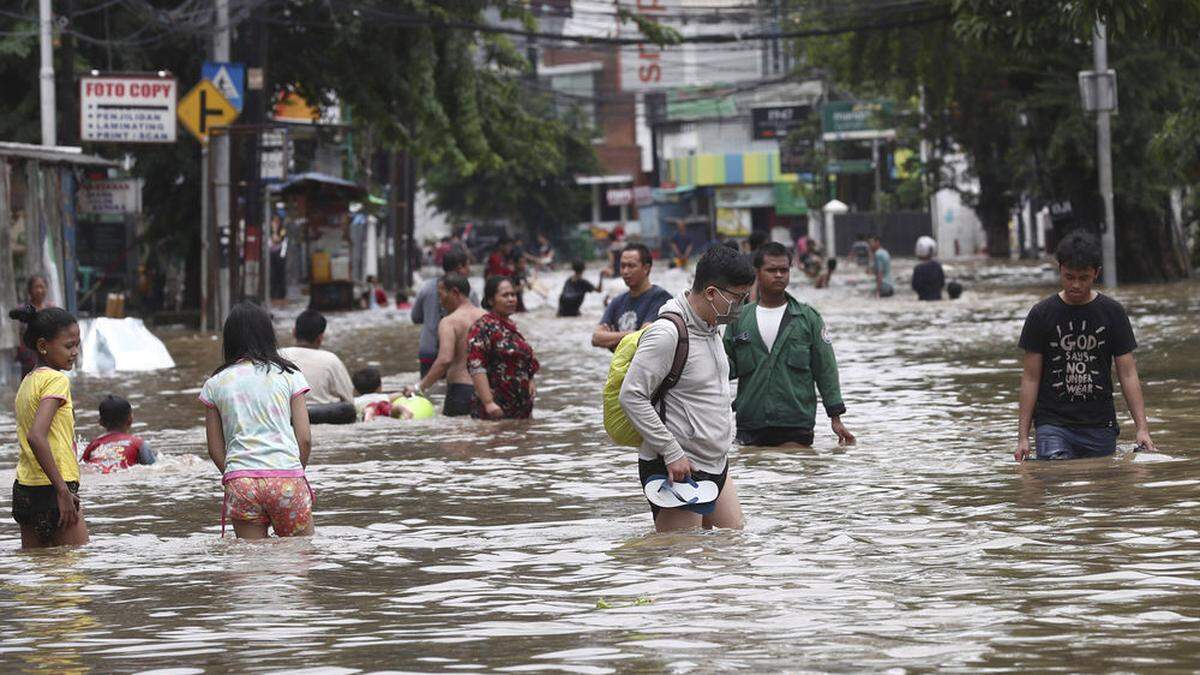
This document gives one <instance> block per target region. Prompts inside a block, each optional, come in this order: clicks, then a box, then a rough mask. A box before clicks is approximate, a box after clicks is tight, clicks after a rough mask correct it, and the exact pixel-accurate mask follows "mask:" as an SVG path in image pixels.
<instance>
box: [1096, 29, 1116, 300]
mask: <svg viewBox="0 0 1200 675" xmlns="http://www.w3.org/2000/svg"><path fill="white" fill-rule="evenodd" d="M1092 47H1093V52H1094V54H1093V56H1094V59H1093V60H1094V66H1093V67H1094V68H1095V69H1096V72H1097V73H1105V72H1107V71H1108V31H1107V28H1106V27H1105V25H1104V22H1103V21H1096V34H1095V36H1094V40H1093V41H1092ZM1111 114H1112V113H1111V112H1110V111H1109V109H1108V108H1106V107H1100V108H1099V109H1098V110H1097V111H1096V165H1097V167H1098V172H1099V174H1100V198H1101V199H1103V200H1104V232H1103V233H1102V234H1101V235H1100V246H1101V249H1102V250H1103V254H1104V259H1103V260H1104V286H1105V288H1116V287H1117V229H1116V228H1117V224H1116V215H1115V214H1114V213H1113V186H1112V127H1111V126H1110V120H1109V117H1110V115H1111Z"/></svg>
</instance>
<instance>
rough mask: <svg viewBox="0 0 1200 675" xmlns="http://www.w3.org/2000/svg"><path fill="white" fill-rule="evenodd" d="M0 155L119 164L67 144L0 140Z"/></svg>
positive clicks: (84, 162)
mask: <svg viewBox="0 0 1200 675" xmlns="http://www.w3.org/2000/svg"><path fill="white" fill-rule="evenodd" d="M0 157H18V158H21V159H34V160H37V161H39V162H50V163H55V164H77V165H82V166H120V164H119V163H118V162H115V161H113V160H111V159H104V158H103V157H97V156H95V155H85V154H83V149H82V148H73V147H68V146H61V145H59V146H45V145H31V144H29V143H5V142H2V141H0Z"/></svg>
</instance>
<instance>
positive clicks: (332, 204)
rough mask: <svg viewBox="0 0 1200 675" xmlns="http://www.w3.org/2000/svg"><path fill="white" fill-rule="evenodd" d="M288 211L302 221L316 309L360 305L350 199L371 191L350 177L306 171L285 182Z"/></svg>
mask: <svg viewBox="0 0 1200 675" xmlns="http://www.w3.org/2000/svg"><path fill="white" fill-rule="evenodd" d="M276 191H277V192H278V193H279V194H280V195H281V196H282V197H283V199H284V203H285V207H286V211H287V217H288V219H289V220H292V221H293V222H295V223H297V224H298V225H299V226H300V227H299V231H300V232H301V239H302V241H301V242H300V243H301V245H302V247H303V250H304V254H305V256H306V259H307V261H308V270H309V275H308V276H309V279H308V280H309V299H310V302H311V305H312V307H313V308H315V309H321V310H348V309H352V308H353V307H354V278H353V277H352V269H351V260H352V259H353V245H352V239H351V235H350V218H351V214H350V202H351V201H359V200H363V199H365V198H366V194H367V191H366V190H365V189H363V188H362V187H361V186H359V185H357V184H356V183H353V182H351V181H348V180H344V179H342V178H337V177H334V176H330V175H328V174H322V173H303V174H299V175H296V176H293V177H292V178H290V179H289V180H288V181H286V182H285V183H282V184H280V185H279V187H278V188H276Z"/></svg>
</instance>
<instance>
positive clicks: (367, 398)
mask: <svg viewBox="0 0 1200 675" xmlns="http://www.w3.org/2000/svg"><path fill="white" fill-rule="evenodd" d="M350 381H351V382H353V383H354V410H355V412H357V413H358V421H359V422H370V421H371V420H373V419H375V418H376V417H395V418H399V419H406V420H410V419H412V417H413V414H412V411H410V410H409V409H408V408H406V407H404V406H402V405H392V400H393V399H394V397H396V396H399V395H398V394H385V393H383V378H381V377H380V376H379V370H377V369H375V368H363V369H362V370H360V371H358V372H356V373H354V375H353V377H351V378H350Z"/></svg>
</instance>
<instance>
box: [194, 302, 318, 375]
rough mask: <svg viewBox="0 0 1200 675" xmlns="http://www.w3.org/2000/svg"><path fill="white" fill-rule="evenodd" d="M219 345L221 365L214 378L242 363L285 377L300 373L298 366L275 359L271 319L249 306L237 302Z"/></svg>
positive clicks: (277, 355)
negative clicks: (276, 370)
mask: <svg viewBox="0 0 1200 675" xmlns="http://www.w3.org/2000/svg"><path fill="white" fill-rule="evenodd" d="M221 342H222V350H223V352H224V357H225V363H224V364H222V365H221V367H220V368H217V369H216V370H215V371H213V374H214V375H215V374H217V373H219V372H221V371H222V370H225V369H226V368H228V367H229V366H232V365H233V364H235V363H237V362H238V361H241V360H242V359H249V360H250V361H252V362H254V364H255V365H260V366H267V367H268V368H269V367H270V366H272V365H276V366H279V369H280V370H281V371H283V372H285V373H294V372H297V371H299V370H300V367H299V366H297V365H296V364H294V363H292V362H291V361H289V360H287V359H285V358H283V357H282V356H280V355H279V345H278V343H277V342H276V341H275V327H274V326H272V325H271V317H270V316H268V315H267V311H266V310H265V309H263V308H262V307H259V306H258V305H256V304H254V303H252V302H239V303H237V304H236V305H234V306H233V308H232V309H230V310H229V317H228V318H226V319H225V330H224V332H223V334H222V340H221Z"/></svg>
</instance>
